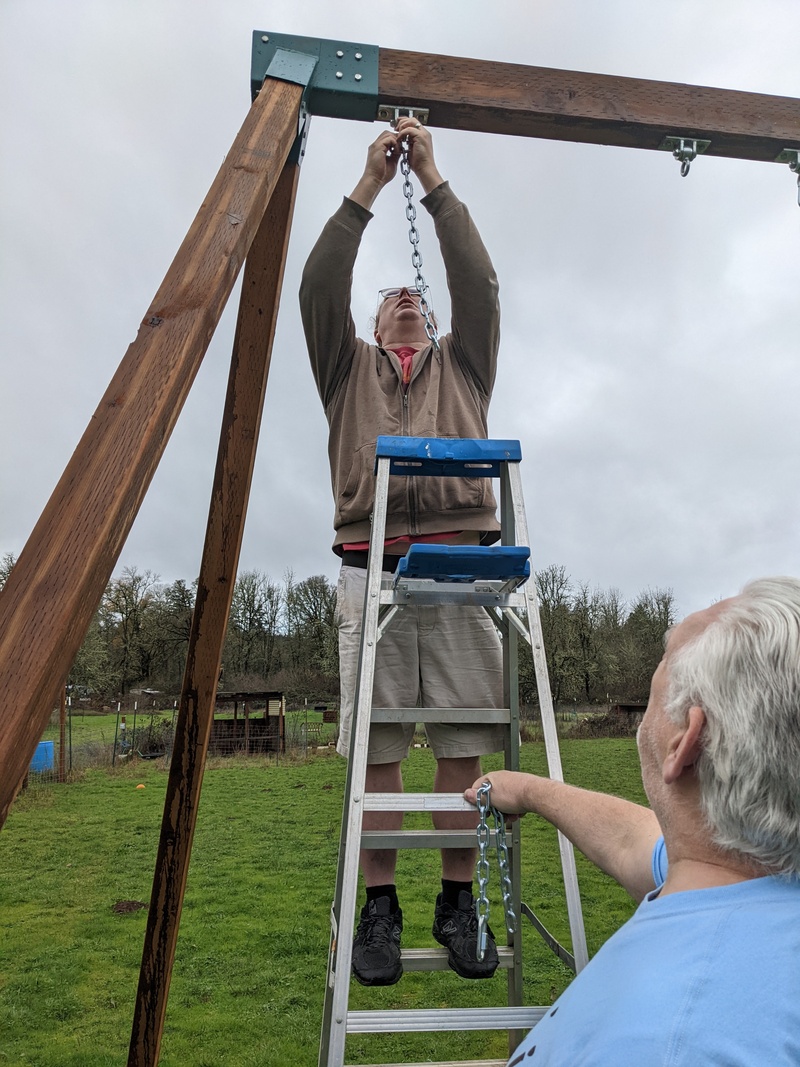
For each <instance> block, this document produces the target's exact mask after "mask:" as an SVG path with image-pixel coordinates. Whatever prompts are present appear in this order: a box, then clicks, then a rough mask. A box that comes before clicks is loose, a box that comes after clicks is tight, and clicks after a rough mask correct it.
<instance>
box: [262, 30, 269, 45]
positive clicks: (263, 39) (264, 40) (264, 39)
mask: <svg viewBox="0 0 800 1067" xmlns="http://www.w3.org/2000/svg"><path fill="white" fill-rule="evenodd" d="M261 40H262V41H263V42H264V44H269V37H267V35H266V34H265V33H264V34H262V35H261Z"/></svg>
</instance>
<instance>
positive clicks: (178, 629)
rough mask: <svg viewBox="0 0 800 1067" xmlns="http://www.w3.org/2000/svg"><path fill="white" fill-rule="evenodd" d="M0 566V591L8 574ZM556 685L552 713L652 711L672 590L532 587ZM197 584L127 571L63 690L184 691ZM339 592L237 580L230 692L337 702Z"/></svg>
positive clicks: (528, 690)
mask: <svg viewBox="0 0 800 1067" xmlns="http://www.w3.org/2000/svg"><path fill="white" fill-rule="evenodd" d="M13 563H14V559H13V556H10V555H6V556H4V557H3V558H2V559H0V588H2V586H3V584H4V583H5V579H6V578H7V576H8V573H9V572H10V570H11V567H12V566H13ZM536 582H537V588H538V591H539V600H540V611H541V619H542V629H543V632H544V640H545V650H546V655H547V663H548V669H549V673H550V685H551V688H552V692H553V698H554V700H555V701H556V703H558V704H561V705H564V704H570V703H571V704H581V705H589V704H605V703H607V702H609V701H612V702H613V701H629V702H633V701H645V700H646V699H647V694H648V689H649V683H650V676H651V675H652V673H653V670H654V669H655V667H656V665H657V663H658V661H659V659H660V658H661V654H662V651H663V637H664V633H665V631H666V630H667V629H668V628H669V627H670V626H672V625H673V624H674V622H675V601H674V597H673V594H672V591H671V590H663V589H655V590H651V589H647V590H645V591H643V592H641V593H640V594H639V595H638V596H637V597H636V598H635V599H634V600H633V601H632V602H630V603H628V602H626V601H625V600H624V599H623V597H622V596H621V594H620V593H619V591H618V590H616V589H608V590H600V589H596V588H592V587H591V586H589V585H588V584H587V583H582V582H575V581H573V580H572V579H571V577H570V576H569V574H568V573H567V571H566V569H565V568H564V567H563V566H559V565H551V566H549V567H546V568H545V569H544V570H542V571H540V572H539V573H538V575H537V578H536ZM196 584H197V583H196V582H194V583H187V582H186V581H184V580H183V579H180V578H179V579H178V580H176V581H174V582H171V583H166V584H165V583H162V582H161V581H160V580H159V578H158V576H157V575H155V574H153V573H152V572H151V571H139V570H138V569H137V568H135V567H126V568H125V570H124V571H123V572H122V574H121V575H119V576H118V577H115V578H112V579H111V581H110V582H109V584H108V586H107V588H106V590H105V592H104V593H103V597H102V600H101V602H100V605H99V607H98V609H97V611H96V613H95V615H94V617H93V619H92V622H91V624H90V626H89V629H88V631H87V633H86V637H85V638H84V641H83V644H82V645H81V648H80V651H79V652H78V655H77V657H76V659H75V662H74V664H73V666H72V670H71V671H70V674H69V678H68V680H67V681H68V684H69V685H71V686H73V687H75V688H76V690H77V691H78V692H83V693H87V694H91V695H92V696H93V697H95V698H96V699H98V700H105V701H111V700H115V699H118V698H119V697H122V696H124V695H126V694H127V693H129V692H130V691H131V690H132V689H141V688H147V689H151V690H157V691H159V692H162V693H166V694H177V693H179V692H180V688H181V681H182V676H183V668H184V663H185V659H186V652H187V648H188V643H189V632H190V627H191V620H192V611H193V608H194V600H195V592H196ZM338 670H339V656H338V642H337V632H336V588H335V586H334V585H333V584H332V583H331V582H329V581H328V579H327V578H326V577H325V576H324V575H314V576H312V577H310V578H305V579H303V580H302V581H299V580H297V579H296V578H295V576H294V574H293V573H292V572H291V571H287V572H286V574H285V575H284V577H283V579H282V581H280V582H274V581H272V579H271V578H270V577H269V576H268V575H267V574H265V573H263V572H261V571H258V570H249V571H243V572H241V573H240V574H239V576H238V577H237V579H236V583H235V586H234V592H233V601H232V605H231V613H230V618H229V621H228V630H227V635H226V638H225V646H224V650H223V657H222V675H221V679H220V689H221V690H223V691H229V692H233V691H253V690H259V689H260V690H277V691H281V692H284V693H286V695H287V698H288V699H289V701H290V702H300V703H302V701H303V700H304V699H305V700H309V701H317V700H321V701H335V700H336V699H337V697H338V690H339V679H338ZM519 682H520V700H521V702H522V703H523V704H527V705H536V703H537V697H536V684H535V677H534V673H533V664H532V660H531V656H530V651H529V649H528V648H527V645H526V644H525V643H524V642H520V670H519Z"/></svg>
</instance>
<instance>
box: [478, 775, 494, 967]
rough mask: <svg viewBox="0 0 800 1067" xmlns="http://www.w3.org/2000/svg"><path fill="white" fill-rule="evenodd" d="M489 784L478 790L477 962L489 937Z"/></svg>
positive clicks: (481, 957) (480, 958)
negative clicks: (487, 815) (487, 888)
mask: <svg viewBox="0 0 800 1067" xmlns="http://www.w3.org/2000/svg"><path fill="white" fill-rule="evenodd" d="M490 788H491V787H490V786H489V783H488V782H487V783H486V784H485V785H482V786H481V787H480V789H479V790H478V797H477V804H478V815H479V818H478V830H477V833H478V870H477V878H478V899H477V901H476V902H475V910H476V911H477V913H478V962H480V961H481V960H482V959H483V957H484V956H485V954H486V944H487V940H488V937H489V897H488V896H487V893H486V886H487V885H488V883H489V859H488V856H487V852H488V848H489V824H488V823H487V821H486V814H487V812H488V811H489V789H490Z"/></svg>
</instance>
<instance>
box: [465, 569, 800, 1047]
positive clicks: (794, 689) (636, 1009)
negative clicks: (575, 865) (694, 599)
mask: <svg viewBox="0 0 800 1067" xmlns="http://www.w3.org/2000/svg"><path fill="white" fill-rule="evenodd" d="M638 746H639V757H640V762H641V769H642V781H643V783H644V787H645V791H646V793H647V797H648V799H649V801H650V804H651V809H647V808H643V807H640V806H638V805H636V804H632V803H629V802H628V801H625V800H621V799H619V798H616V797H612V796H608V795H605V794H598V793H591V792H587V791H584V790H580V789H577V788H575V787H572V786H569V785H565V784H563V783H559V782H552V781H550V780H549V779H544V778H539V777H536V776H534V775H526V774H517V773H512V772H506V771H499V772H492V773H491V774H488V775H485V776H483V777H481V778H480V779H479V780H478V781H476V783H475V786H474V787H473V788H472V789H469V790H467V791H466V793H465V796H466V798H467V799H468V800H470V801H472V802H473V803H474V802H475V789H476V788H477V787H478V786H479V785H480V784H481V782H483V781H485V780H489V781H491V783H492V791H491V797H492V803H493V804H494V805H495V806H496V807H498V808H499V809H500V810H501V811H504V812H507V813H510V814H524V813H525V812H536V813H537V814H539V815H542V816H544V818H546V819H548V820H549V821H550V822H552V823H553V824H554V825H556V826H557V827H558V828H559V829H561V830H562V831H563V832H564V833H565V834H566V835H567V836H568V837H569V838H570V839H571V840H572V841H573V842H574V844H575V845H576V846H577V847H578V848H579V849H580V850H581V851H582V852H584V853H585V855H586V856H588V857H589V859H591V860H592V861H593V862H595V863H596V864H597V865H598V866H599V867H600V868H602V869H603V870H604V871H606V872H607V873H609V874H611V875H613V876H614V877H615V878H616V879H617V880H618V881H619V882H620V883H621V884H622V885H623V886H624V887H625V888H626V889H627V890H628V891H629V892H630V894H631V895H632V896H633V897H634V898H636V899H637V900H641V901H642V902H641V904H640V906H639V908H638V909H637V911H636V912H635V914H634V915H633V917H632V918H631V919H630V920H629V921H628V922H627V923H626V924H625V925H624V926H623V927H622V929H621V930H619V931H618V932H617V933H616V934H615V935H614V936H613V937H612V938H610V939H609V941H608V942H607V943H606V944H605V945H604V946H603V947H602V948H601V949H600V951H599V952H598V953H597V955H596V956H595V957H594V958H593V959H592V960H591V962H590V963H589V965H588V966H587V967H586V968H585V969H584V970H583V971H582V972H581V973H580V974H579V975H578V976H577V978H576V979H575V980H574V982H573V983H572V985H571V986H570V987H569V988H568V989H567V990H566V992H565V993H564V994H563V995H562V996H561V997H560V998H559V1000H558V1001H557V1002H556V1003H555V1004H554V1006H553V1009H552V1011H550V1012H548V1014H547V1015H546V1016H545V1017H544V1018H543V1019H542V1021H541V1022H539V1023H538V1024H537V1025H536V1026H535V1027H534V1028H533V1030H531V1032H530V1033H529V1034H528V1036H527V1038H526V1039H525V1040H524V1042H523V1043H522V1045H520V1047H519V1048H518V1049H517V1050H516V1052H515V1053H514V1054H513V1055H512V1057H511V1059H510V1060H509V1067H512V1065H519V1064H522V1063H524V1064H526V1065H527V1064H528V1063H531V1065H532V1067H544V1065H555V1064H558V1065H559V1067H567V1065H568V1067H611V1065H614V1067H616V1065H619V1067H627V1065H628V1064H630V1065H634V1067H656V1065H658V1067H701V1065H708V1067H710V1065H712V1064H713V1065H714V1067H721V1065H725V1067H789V1065H792V1067H798V1064H800V581H798V580H797V579H794V578H769V579H763V580H760V581H756V582H751V583H750V584H749V585H747V586H745V588H744V590H743V591H742V592H741V593H740V594H739V595H738V596H735V597H732V598H730V599H728V600H723V601H722V602H720V603H718V604H715V605H714V606H713V607H710V608H708V609H706V610H705V611H700V612H697V613H696V614H694V615H690V616H688V617H687V618H686V619H685V620H684V621H683V622H682V623H680V624H679V625H678V626H676V627H673V628H672V629H671V630H670V631H669V632H668V634H667V636H666V641H665V652H664V657H663V659H662V661H661V663H660V664H659V666H658V668H657V670H656V672H655V674H654V676H653V680H652V684H651V689H650V700H649V703H648V705H647V711H646V712H645V715H644V718H643V720H642V724H641V726H640V728H639V734H638Z"/></svg>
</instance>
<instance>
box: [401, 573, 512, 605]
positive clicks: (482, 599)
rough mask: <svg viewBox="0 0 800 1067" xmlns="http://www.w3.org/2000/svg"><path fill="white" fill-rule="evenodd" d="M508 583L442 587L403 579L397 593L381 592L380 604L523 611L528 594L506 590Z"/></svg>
mask: <svg viewBox="0 0 800 1067" xmlns="http://www.w3.org/2000/svg"><path fill="white" fill-rule="evenodd" d="M507 584H508V583H503V582H495V583H491V582H476V583H475V584H474V585H466V586H465V585H460V584H458V583H457V582H453V583H452V584H451V583H448V584H441V583H437V582H429V581H426V580H425V579H424V578H421V579H414V578H404V579H403V580H402V582H401V583H400V584H399V585H398V586H397V588H396V589H394V590H387V589H383V590H381V594H380V603H381V604H422V605H423V606H431V605H433V606H438V605H439V604H462V605H470V606H472V607H487V608H522V607H524V606H525V603H526V594H525V593H519V592H512V591H509V590H508V589H506V588H504V587H505V586H507Z"/></svg>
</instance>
